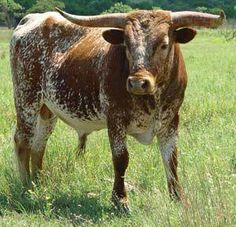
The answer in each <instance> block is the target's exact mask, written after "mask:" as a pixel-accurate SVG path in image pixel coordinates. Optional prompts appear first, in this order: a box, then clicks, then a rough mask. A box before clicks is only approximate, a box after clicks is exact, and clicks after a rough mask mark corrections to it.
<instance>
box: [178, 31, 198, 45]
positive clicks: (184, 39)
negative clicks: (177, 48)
mask: <svg viewBox="0 0 236 227" xmlns="http://www.w3.org/2000/svg"><path fill="white" fill-rule="evenodd" d="M196 34H197V31H196V30H194V29H192V28H181V29H178V30H176V31H175V41H176V42H177V43H188V42H190V41H191V40H192V39H193V38H194V37H195V35H196Z"/></svg>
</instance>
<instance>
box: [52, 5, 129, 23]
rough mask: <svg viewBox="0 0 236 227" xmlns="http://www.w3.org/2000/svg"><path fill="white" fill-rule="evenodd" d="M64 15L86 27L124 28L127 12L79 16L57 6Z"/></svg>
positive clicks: (58, 10) (57, 9)
mask: <svg viewBox="0 0 236 227" xmlns="http://www.w3.org/2000/svg"><path fill="white" fill-rule="evenodd" d="M55 9H56V11H57V12H59V13H60V14H61V15H62V16H63V17H65V18H66V19H67V20H69V21H71V22H72V23H75V24H78V25H81V26H86V27H114V28H124V27H125V21H126V13H113V14H105V15H98V16H77V15H72V14H69V13H66V12H64V11H62V10H61V9H59V8H57V7H56V8H55Z"/></svg>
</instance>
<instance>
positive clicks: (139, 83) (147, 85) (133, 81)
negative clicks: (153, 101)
mask: <svg viewBox="0 0 236 227" xmlns="http://www.w3.org/2000/svg"><path fill="white" fill-rule="evenodd" d="M126 87H127V91H128V92H130V93H132V94H134V95H148V94H150V95H151V94H154V93H155V92H156V86H155V80H154V78H153V77H150V76H147V75H146V76H144V75H140V74H134V75H130V76H129V77H128V79H127V84H126Z"/></svg>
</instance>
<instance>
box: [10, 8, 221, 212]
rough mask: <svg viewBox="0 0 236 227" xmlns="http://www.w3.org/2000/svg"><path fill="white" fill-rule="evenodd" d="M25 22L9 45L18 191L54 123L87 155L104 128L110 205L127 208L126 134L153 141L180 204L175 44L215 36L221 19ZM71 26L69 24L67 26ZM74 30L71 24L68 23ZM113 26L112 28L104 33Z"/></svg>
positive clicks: (179, 15) (181, 72) (158, 14)
mask: <svg viewBox="0 0 236 227" xmlns="http://www.w3.org/2000/svg"><path fill="white" fill-rule="evenodd" d="M58 11H59V12H60V14H61V15H62V16H61V15H60V14H59V13H56V12H49V13H44V14H31V15H28V16H26V17H25V18H23V19H22V21H21V22H20V23H19V25H18V26H17V28H16V29H15V31H14V34H13V37H12V40H11V67H12V74H13V84H14V98H15V107H16V112H17V126H16V132H15V136H14V141H15V152H16V155H17V159H18V163H19V171H20V176H21V178H22V181H23V182H24V184H26V185H27V184H28V183H29V182H30V164H29V162H30V159H31V177H32V179H35V177H36V176H37V174H38V173H39V172H40V170H41V169H42V159H43V155H44V151H45V147H46V143H47V140H48V138H49V136H50V134H51V132H52V130H53V128H54V126H55V123H56V121H57V118H60V119H61V120H63V121H64V122H66V123H67V124H68V125H70V126H71V127H73V128H74V129H75V130H76V131H77V132H78V135H79V138H80V149H84V147H85V142H86V138H87V135H88V134H90V133H91V132H93V131H95V130H100V129H104V128H108V135H109V140H110V146H111V150H112V158H113V164H114V171H115V181H114V187H113V199H114V200H116V201H118V202H119V204H121V205H122V206H123V207H126V208H127V203H128V200H127V193H126V189H125V185H124V175H125V170H126V168H127V166H128V162H129V155H128V150H127V145H126V137H127V135H131V136H133V137H134V138H136V139H137V140H138V141H139V142H140V143H142V144H150V143H151V142H152V140H153V138H154V137H157V138H158V141H159V147H160V151H161V155H162V159H163V163H164V166H165V170H166V176H167V182H168V188H169V193H170V196H171V197H174V198H179V197H180V195H181V193H180V186H179V183H178V176H177V150H176V137H177V129H178V123H179V109H180V106H181V104H182V102H183V99H184V91H185V88H186V84H187V74H186V70H185V64H184V60H183V57H182V54H181V51H180V48H179V43H187V42H189V41H191V40H192V39H193V38H194V36H195V34H196V31H195V30H193V29H191V28H189V27H194V26H202V27H209V28H213V27H217V26H219V25H221V24H222V22H223V19H224V14H223V13H222V14H221V15H220V16H217V15H211V14H203V13H196V12H169V11H141V10H140V11H135V12H131V13H128V14H110V15H109V14H108V15H100V16H75V15H71V14H67V13H65V12H62V11H60V10H58ZM65 18H67V19H65ZM71 22H72V23H71ZM108 27H109V28H108Z"/></svg>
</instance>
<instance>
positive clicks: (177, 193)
mask: <svg viewBox="0 0 236 227" xmlns="http://www.w3.org/2000/svg"><path fill="white" fill-rule="evenodd" d="M178 123H179V117H178V115H176V116H175V118H174V119H173V121H172V123H171V124H170V125H169V127H168V128H166V130H164V131H163V132H162V133H161V135H159V142H160V150H161V155H162V160H163V163H164V167H165V172H166V177H167V185H168V189H169V194H170V197H171V198H172V199H177V200H179V199H182V191H181V187H180V185H179V179H178V175H177V165H178V160H177V155H178V154H177V147H176V140H177V129H178Z"/></svg>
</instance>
